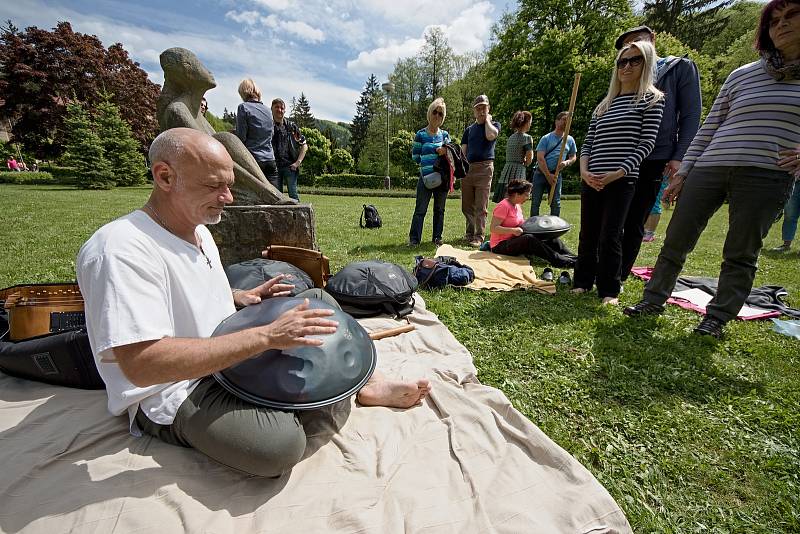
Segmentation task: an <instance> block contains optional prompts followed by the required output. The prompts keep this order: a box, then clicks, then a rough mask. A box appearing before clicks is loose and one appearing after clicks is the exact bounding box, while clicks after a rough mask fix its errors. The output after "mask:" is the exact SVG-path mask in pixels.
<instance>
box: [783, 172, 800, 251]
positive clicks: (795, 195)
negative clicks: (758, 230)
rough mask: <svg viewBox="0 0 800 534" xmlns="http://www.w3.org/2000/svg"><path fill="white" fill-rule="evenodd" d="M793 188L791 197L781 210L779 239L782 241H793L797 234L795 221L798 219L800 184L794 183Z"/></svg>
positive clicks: (799, 215) (799, 214) (799, 213)
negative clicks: (781, 219) (781, 220)
mask: <svg viewBox="0 0 800 534" xmlns="http://www.w3.org/2000/svg"><path fill="white" fill-rule="evenodd" d="M793 187H794V190H793V191H792V196H790V197H789V200H787V201H786V206H784V208H783V224H782V225H781V238H782V239H783V240H784V241H794V236H795V234H797V220H798V219H800V182H795V183H794V186H793Z"/></svg>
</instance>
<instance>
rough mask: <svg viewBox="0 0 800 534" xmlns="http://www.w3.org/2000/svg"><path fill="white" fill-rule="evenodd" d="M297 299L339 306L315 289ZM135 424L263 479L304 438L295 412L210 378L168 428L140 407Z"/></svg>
mask: <svg viewBox="0 0 800 534" xmlns="http://www.w3.org/2000/svg"><path fill="white" fill-rule="evenodd" d="M297 296H298V297H309V298H321V299H322V300H325V301H326V302H330V303H332V304H334V305H336V306H337V307H338V304H336V301H334V300H333V299H332V297H331V296H330V295H328V294H327V293H325V292H324V291H322V290H319V289H309V290H308V291H304V292H302V293H300V294H299V295H297ZM313 417H314V412H313V411H312V412H306V413H305V414H304V417H303V419H304V420H305V421H306V422H310V421H311V420H312V419H313ZM136 423H137V424H138V425H139V428H141V429H142V431H143V432H144V433H145V434H149V435H151V436H155V437H157V438H159V439H160V440H162V441H164V442H166V443H170V444H172V445H180V446H182V447H191V448H194V449H197V450H198V451H200V452H202V453H203V454H205V455H206V456H208V457H209V458H211V459H213V460H216V461H217V462H219V463H221V464H224V465H227V466H229V467H232V468H234V469H237V470H239V471H243V472H245V473H249V474H252V475H256V476H262V477H277V476H280V475H282V474H283V473H286V472H287V471H289V470H291V469H292V467H294V465H295V464H296V463H297V462H299V461H300V460H301V459H302V457H303V453H304V451H305V449H306V433H305V430H304V428H303V422H301V421H300V419H299V418H298V417H297V414H296V412H288V411H282V410H275V409H272V408H266V407H263V406H256V405H254V404H251V403H249V402H247V401H244V400H242V399H240V398H239V397H236V396H235V395H233V394H231V393H229V392H228V391H227V390H225V389H224V388H223V387H222V386H220V385H219V384H218V383H217V381H216V380H214V379H213V378H212V377H206V378H204V379H202V380H201V381H200V383H199V384H198V385H197V387H195V389H194V391H192V392H191V393H190V394H189V396H188V397H187V398H186V400H185V401H183V403H181V405H180V407H179V408H178V412H177V413H176V414H175V419H174V421H173V422H172V424H171V425H159V424H158V423H154V422H153V421H151V420H150V419H148V417H147V415H145V414H144V412H142V410H141V408H139V411H138V412H137V414H136Z"/></svg>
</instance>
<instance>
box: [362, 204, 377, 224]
mask: <svg viewBox="0 0 800 534" xmlns="http://www.w3.org/2000/svg"><path fill="white" fill-rule="evenodd" d="M359 224H360V225H361V228H380V227H381V226H383V222H382V221H381V216H380V215H378V208H376V207H375V206H373V205H372V204H364V210H363V211H362V212H361V220H360V221H359Z"/></svg>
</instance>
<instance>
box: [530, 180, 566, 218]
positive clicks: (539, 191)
mask: <svg viewBox="0 0 800 534" xmlns="http://www.w3.org/2000/svg"><path fill="white" fill-rule="evenodd" d="M545 191H547V193H548V195H549V194H550V182H548V181H547V178H545V176H544V173H542V172H541V171H540V170H539V169H536V170H535V171H533V193H532V195H533V197H532V199H531V217H533V216H535V215H539V205H540V204H541V203H542V197H543V196H544V193H545ZM550 215H555V216H556V217H558V216H559V215H561V174H559V175H558V182H556V193H555V195H554V196H553V203H552V204H551V205H550Z"/></svg>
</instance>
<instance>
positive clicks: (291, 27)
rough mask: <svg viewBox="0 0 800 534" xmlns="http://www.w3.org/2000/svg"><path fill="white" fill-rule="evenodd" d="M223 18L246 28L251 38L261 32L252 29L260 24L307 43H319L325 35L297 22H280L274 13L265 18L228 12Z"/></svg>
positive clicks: (251, 12) (252, 12)
mask: <svg viewBox="0 0 800 534" xmlns="http://www.w3.org/2000/svg"><path fill="white" fill-rule="evenodd" d="M225 18H226V19H229V20H232V21H234V22H238V23H239V24H244V25H245V26H247V27H248V33H249V34H250V35H251V36H259V35H260V34H261V32H259V31H258V30H255V29H253V28H252V26H254V25H255V24H256V23H260V24H261V25H262V26H264V27H265V28H270V29H272V30H283V31H285V32H287V33H290V34H292V35H296V36H297V37H300V38H301V39H302V40H303V41H306V42H307V43H321V42H322V41H324V40H325V33H323V32H322V30H319V29H317V28H314V27H312V26H310V25H309V24H306V23H305V22H302V21H298V20H280V18H279V17H278V16H277V15H275V14H274V13H273V14H271V15H267V16H266V17H265V16H263V15H261V13H259V12H258V11H242V12H238V11H228V12H227V13H225Z"/></svg>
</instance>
